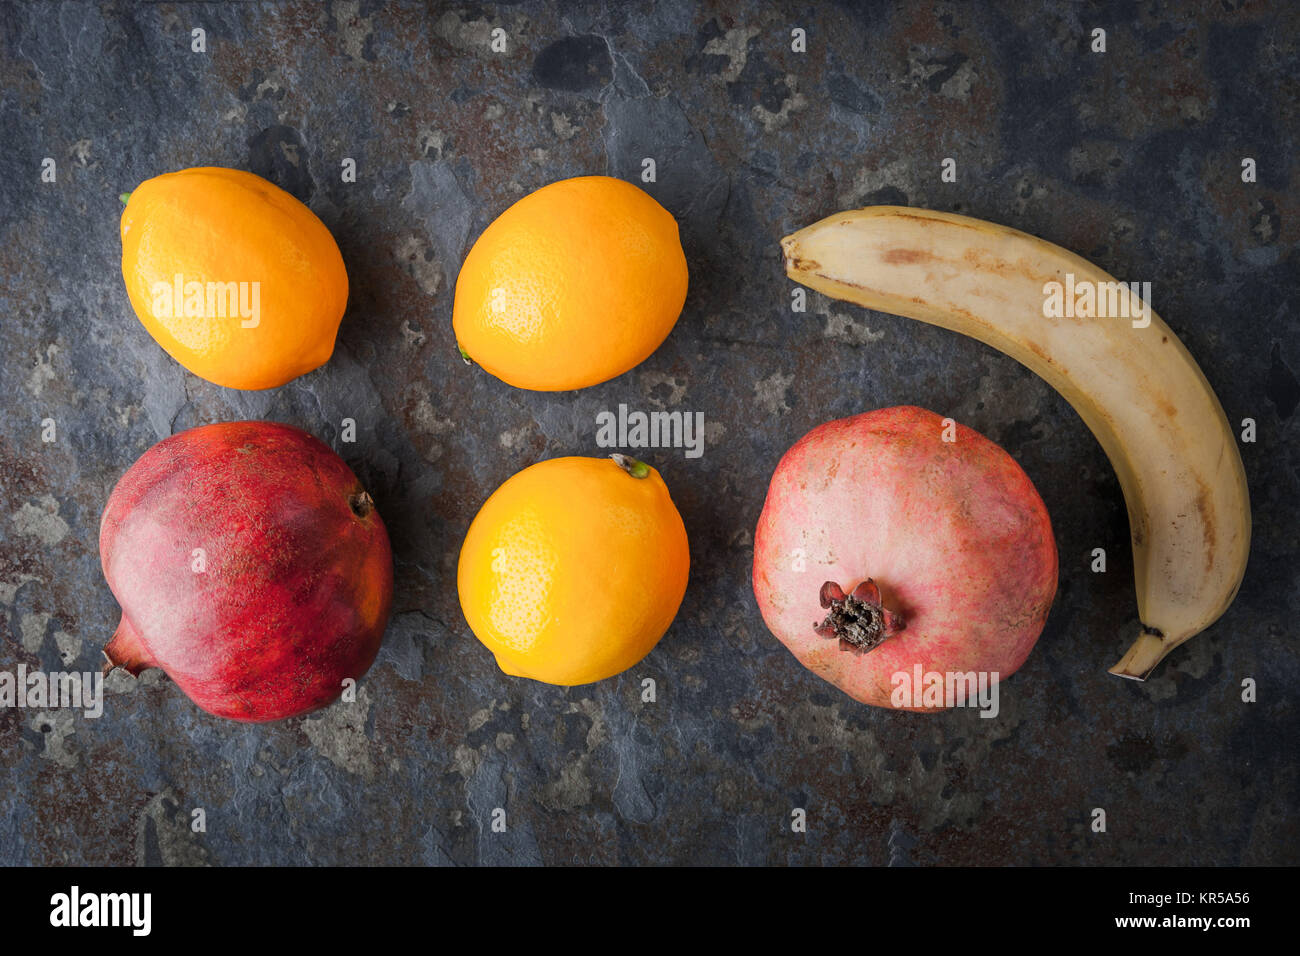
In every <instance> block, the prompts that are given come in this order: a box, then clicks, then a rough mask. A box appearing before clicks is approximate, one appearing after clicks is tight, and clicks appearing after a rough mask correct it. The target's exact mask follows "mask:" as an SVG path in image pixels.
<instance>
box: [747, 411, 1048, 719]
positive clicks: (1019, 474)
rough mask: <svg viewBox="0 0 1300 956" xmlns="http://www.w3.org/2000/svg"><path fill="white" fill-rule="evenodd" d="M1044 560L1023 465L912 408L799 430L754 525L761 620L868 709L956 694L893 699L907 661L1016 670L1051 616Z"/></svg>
mask: <svg viewBox="0 0 1300 956" xmlns="http://www.w3.org/2000/svg"><path fill="white" fill-rule="evenodd" d="M1056 571H1057V558H1056V542H1055V539H1054V538H1053V536H1052V526H1051V522H1050V520H1049V519H1048V516H1047V509H1046V508H1045V507H1044V505H1043V501H1042V499H1041V498H1040V497H1039V496H1038V491H1037V490H1036V489H1035V488H1034V486H1033V483H1032V482H1030V480H1029V476H1028V475H1026V474H1025V473H1024V470H1023V469H1021V467H1020V466H1019V465H1018V464H1016V462H1015V461H1014V460H1013V459H1012V458H1011V456H1010V455H1008V454H1007V453H1006V452H1005V451H1003V450H1002V449H1001V448H999V447H998V446H997V445H996V444H994V443H993V442H991V441H989V440H988V439H987V438H985V437H984V436H982V435H980V434H979V433H978V432H975V431H973V430H972V429H970V428H966V427H965V426H962V425H958V424H956V423H955V422H952V421H951V419H948V420H945V419H942V418H940V417H939V416H938V415H936V414H934V413H933V412H928V411H926V410H925V409H922V408H915V407H910V406H905V407H898V408H884V409H880V410H878V411H874V412H867V413H866V414H862V415H855V416H853V417H851V418H843V419H840V420H838V421H833V422H827V423H826V424H824V425H821V426H819V427H817V428H815V429H813V430H812V431H811V432H809V433H808V434H807V435H805V436H804V437H803V438H801V439H800V440H799V441H798V442H797V443H796V444H795V445H794V447H792V448H791V449H790V450H789V451H788V452H786V454H785V456H784V457H783V458H782V459H781V462H780V464H778V465H777V468H776V473H775V474H774V475H773V476H772V483H771V485H770V487H769V488H768V493H767V501H766V503H765V504H764V505H763V513H762V515H761V516H760V517H759V519H758V529H757V530H756V531H755V533H754V595H755V597H756V598H757V599H758V606H759V609H760V611H761V612H762V615H763V620H764V621H765V622H766V623H767V626H768V627H769V628H770V629H771V631H772V633H773V634H775V635H776V636H777V637H778V638H779V639H780V640H781V642H782V643H783V644H785V646H786V647H788V648H789V649H790V650H791V651H792V652H793V653H794V655H795V657H797V658H798V659H799V662H800V663H801V664H803V665H804V666H805V667H807V668H808V669H809V670H811V671H813V673H815V674H817V675H819V676H821V677H823V678H824V679H826V680H828V681H830V682H831V683H832V684H834V685H835V686H836V687H838V688H840V689H841V690H843V691H844V692H845V693H847V694H849V695H850V696H852V697H854V698H856V699H857V700H860V701H862V702H863V703H867V704H873V705H875V706H878V707H897V708H899V709H904V710H926V709H929V708H931V707H933V706H952V704H953V701H952V700H951V699H944V701H943V703H942V704H938V703H937V702H934V703H931V702H930V701H928V700H927V701H925V702H922V701H921V700H920V699H919V698H908V697H906V696H905V697H904V699H901V700H900V698H899V697H898V696H897V695H895V693H894V692H895V690H896V689H898V688H900V687H904V686H906V685H907V684H908V683H909V681H910V679H911V677H912V675H914V674H925V675H929V674H932V673H935V674H942V675H950V674H961V675H965V674H968V673H970V672H976V673H977V674H978V673H983V674H986V675H987V678H988V680H990V681H994V680H996V679H997V678H996V677H994V676H993V675H994V674H996V675H998V676H999V677H1007V676H1008V675H1010V674H1012V673H1014V672H1015V671H1016V670H1017V669H1018V668H1019V667H1020V665H1021V664H1022V663H1024V660H1025V658H1026V657H1027V656H1028V655H1029V651H1030V650H1031V649H1032V648H1033V646H1034V642H1035V641H1037V640H1038V635H1039V633H1041V631H1042V629H1043V624H1044V622H1045V621H1046V620H1047V612H1048V610H1049V609H1050V608H1051V606H1052V600H1053V598H1054V597H1055V595H1056ZM918 665H919V668H918ZM897 675H907V676H906V678H904V677H901V676H897Z"/></svg>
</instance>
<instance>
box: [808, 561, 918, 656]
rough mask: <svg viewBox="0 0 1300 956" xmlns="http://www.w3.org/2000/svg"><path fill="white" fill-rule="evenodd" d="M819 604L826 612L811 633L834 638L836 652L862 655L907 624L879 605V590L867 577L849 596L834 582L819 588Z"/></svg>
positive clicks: (881, 604)
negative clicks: (837, 641) (852, 652)
mask: <svg viewBox="0 0 1300 956" xmlns="http://www.w3.org/2000/svg"><path fill="white" fill-rule="evenodd" d="M819 597H820V599H821V605H822V607H824V608H827V609H828V613H827V615H826V618H825V620H823V621H822V622H821V623H820V624H814V625H813V630H814V631H816V632H817V633H818V634H819V635H821V636H822V637H826V638H835V639H837V640H839V642H840V649H841V650H846V651H855V652H857V653H859V654H865V653H866V652H867V651H870V650H871V649H873V648H875V647H877V646H878V645H880V644H881V643H882V642H884V641H885V640H886V639H887V638H890V637H893V636H894V635H895V634H897V633H898V632H899V631H902V630H903V629H904V628H905V627H906V626H907V623H906V622H905V621H904V620H903V618H902V616H901V615H899V614H895V613H894V612H893V611H891V610H889V608H887V607H885V606H884V604H883V603H881V599H880V588H878V587H877V586H876V582H875V581H873V580H872V579H871V578H867V579H866V580H865V581H863V582H862V583H861V584H859V585H858V586H857V587H856V588H854V589H853V593H852V594H845V593H844V589H843V588H841V587H840V586H839V585H838V584H837V583H835V582H834V581H827V582H826V583H825V584H823V585H822V589H821V594H820V595H819Z"/></svg>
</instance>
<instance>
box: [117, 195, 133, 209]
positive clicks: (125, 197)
mask: <svg viewBox="0 0 1300 956" xmlns="http://www.w3.org/2000/svg"><path fill="white" fill-rule="evenodd" d="M117 198H118V199H120V200H122V205H123V206H125V205H126V204H127V203H129V202H130V201H131V194H130V193H121V194H120V195H119V196H118V197H117Z"/></svg>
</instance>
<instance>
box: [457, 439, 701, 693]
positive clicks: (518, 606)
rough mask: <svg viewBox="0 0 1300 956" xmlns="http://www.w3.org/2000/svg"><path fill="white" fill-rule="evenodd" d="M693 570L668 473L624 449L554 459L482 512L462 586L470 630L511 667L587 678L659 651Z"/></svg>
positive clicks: (509, 485)
mask: <svg viewBox="0 0 1300 956" xmlns="http://www.w3.org/2000/svg"><path fill="white" fill-rule="evenodd" d="M689 570H690V549H689V547H688V545H687V541H686V528H685V527H684V526H683V524H682V519H681V515H679V514H678V512H677V508H676V506H674V505H673V502H672V498H670V497H669V495H668V488H667V486H666V485H665V484H664V482H663V479H662V478H660V477H659V473H658V472H657V471H655V470H654V469H653V468H651V467H650V466H649V465H646V464H644V463H642V462H639V461H636V460H634V459H631V458H625V457H624V456H621V455H620V456H617V460H612V459H610V458H552V459H550V460H548V461H543V462H539V463H538V464H536V465H532V466H530V467H528V468H525V469H524V470H523V471H521V472H519V473H518V474H516V475H514V476H513V477H511V478H510V479H509V480H507V481H506V482H505V484H503V485H502V486H501V487H500V488H498V489H497V490H496V491H495V492H494V493H493V494H492V496H491V497H490V498H488V500H487V502H486V503H485V504H484V505H483V507H482V508H481V509H480V510H479V513H478V515H477V516H476V517H475V518H474V521H473V523H472V524H471V525H470V528H469V533H468V534H467V535H466V536H465V543H464V545H463V546H462V547H461V551H460V564H459V567H458V569H457V588H458V590H459V592H460V606H461V609H462V610H463V611H464V613H465V619H466V621H468V623H469V626H470V630H472V631H473V632H474V635H475V636H476V637H477V638H478V639H479V640H480V641H481V642H482V643H483V644H484V645H485V646H486V647H487V648H488V650H490V651H492V653H493V654H495V655H496V660H497V664H498V666H500V668H501V669H502V670H503V671H505V672H506V673H507V674H510V675H513V676H516V677H531V678H533V679H534V680H539V681H545V682H546V683H548V684H563V685H573V684H587V683H590V682H592V681H597V680H602V679H604V678H606V677H611V676H613V675H614V674H618V673H621V672H622V671H625V670H627V669H628V668H629V667H631V666H632V665H633V664H635V663H637V661H639V660H641V658H643V657H645V655H646V654H648V653H650V650H651V649H652V648H653V647H654V646H655V644H657V643H658V642H659V639H660V638H661V637H662V636H663V635H664V632H665V631H667V630H668V626H669V625H670V624H671V623H672V621H673V618H674V617H675V616H676V615H677V609H678V607H680V606H681V602H682V597H683V595H685V593H686V579H687V576H688V573H689Z"/></svg>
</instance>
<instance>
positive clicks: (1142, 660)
mask: <svg viewBox="0 0 1300 956" xmlns="http://www.w3.org/2000/svg"><path fill="white" fill-rule="evenodd" d="M1181 643H1182V641H1179V640H1171V639H1170V638H1169V637H1167V636H1166V635H1164V634H1162V633H1161V632H1160V631H1158V630H1154V629H1148V628H1146V627H1143V629H1142V633H1141V634H1139V635H1138V639H1137V640H1136V641H1134V642H1133V646H1132V647H1130V648H1129V649H1128V653H1126V654H1125V655H1124V656H1123V657H1121V658H1120V660H1119V663H1118V664H1116V665H1115V666H1114V667H1112V668H1111V669H1110V672H1111V673H1112V674H1114V675H1116V676H1117V677H1127V678H1129V679H1130V680H1146V679H1147V678H1148V677H1150V676H1151V672H1152V671H1153V670H1155V669H1156V665H1158V664H1159V663H1160V662H1161V661H1162V660H1164V659H1165V655H1166V654H1168V653H1169V652H1170V651H1172V650H1173V649H1174V648H1175V647H1177V646H1178V645H1179V644H1181Z"/></svg>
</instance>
